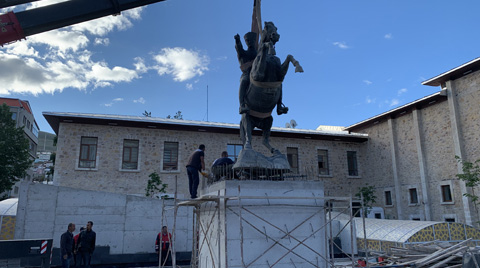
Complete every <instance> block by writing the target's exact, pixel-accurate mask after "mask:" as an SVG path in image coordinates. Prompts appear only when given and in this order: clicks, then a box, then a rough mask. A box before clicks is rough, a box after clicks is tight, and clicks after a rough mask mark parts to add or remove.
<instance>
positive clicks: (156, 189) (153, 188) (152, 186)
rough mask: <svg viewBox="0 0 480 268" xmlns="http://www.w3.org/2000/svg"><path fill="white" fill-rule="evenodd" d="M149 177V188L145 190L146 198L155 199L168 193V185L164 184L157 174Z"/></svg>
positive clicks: (154, 173)
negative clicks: (158, 195)
mask: <svg viewBox="0 0 480 268" xmlns="http://www.w3.org/2000/svg"><path fill="white" fill-rule="evenodd" d="M148 177H150V179H149V180H148V183H147V188H145V195H146V196H149V197H154V196H155V195H156V194H159V193H164V194H165V193H167V187H168V184H166V183H163V182H162V180H161V179H160V175H158V173H157V172H153V173H151V174H150V175H148Z"/></svg>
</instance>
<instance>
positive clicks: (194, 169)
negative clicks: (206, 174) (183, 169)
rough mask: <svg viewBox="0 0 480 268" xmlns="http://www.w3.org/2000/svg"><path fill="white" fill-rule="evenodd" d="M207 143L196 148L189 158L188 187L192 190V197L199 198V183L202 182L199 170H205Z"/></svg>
mask: <svg viewBox="0 0 480 268" xmlns="http://www.w3.org/2000/svg"><path fill="white" fill-rule="evenodd" d="M204 152H205V145H203V144H200V146H198V149H197V150H195V151H194V152H193V153H192V154H191V155H190V157H189V158H188V163H187V174H188V187H189V191H190V198H192V199H194V198H197V189H198V184H199V183H200V178H199V176H198V172H200V171H202V170H205V161H204V160H203V158H204V156H205V153H204Z"/></svg>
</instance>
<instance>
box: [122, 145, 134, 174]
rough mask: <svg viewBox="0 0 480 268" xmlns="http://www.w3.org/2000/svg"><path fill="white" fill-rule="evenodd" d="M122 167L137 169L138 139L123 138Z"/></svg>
mask: <svg viewBox="0 0 480 268" xmlns="http://www.w3.org/2000/svg"><path fill="white" fill-rule="evenodd" d="M122 169H138V140H123V158H122Z"/></svg>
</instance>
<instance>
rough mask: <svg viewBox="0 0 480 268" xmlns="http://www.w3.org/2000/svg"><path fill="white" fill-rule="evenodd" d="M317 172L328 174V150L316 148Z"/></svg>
mask: <svg viewBox="0 0 480 268" xmlns="http://www.w3.org/2000/svg"><path fill="white" fill-rule="evenodd" d="M317 159H318V174H319V175H330V170H329V167H328V150H317Z"/></svg>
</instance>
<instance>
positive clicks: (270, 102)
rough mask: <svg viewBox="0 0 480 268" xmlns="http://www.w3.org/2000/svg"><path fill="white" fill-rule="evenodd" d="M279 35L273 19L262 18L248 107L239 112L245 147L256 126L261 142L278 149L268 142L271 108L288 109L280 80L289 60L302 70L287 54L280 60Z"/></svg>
mask: <svg viewBox="0 0 480 268" xmlns="http://www.w3.org/2000/svg"><path fill="white" fill-rule="evenodd" d="M279 39H280V35H279V34H278V33H277V27H275V25H274V24H273V22H265V25H264V28H263V31H262V34H261V40H260V44H259V46H258V51H257V56H256V57H255V60H254V61H253V64H252V70H251V72H250V85H249V87H248V90H247V92H246V94H245V104H246V105H247V106H248V109H249V111H248V112H246V113H244V114H242V119H241V121H240V136H241V139H242V142H243V146H244V148H245V149H252V144H251V139H252V131H253V129H254V128H255V127H257V128H259V129H261V130H262V132H263V141H262V143H263V145H265V146H266V147H267V148H268V150H269V151H270V152H271V153H274V152H276V151H277V150H276V149H275V148H273V147H272V146H271V145H270V130H271V128H272V124H273V117H272V111H273V109H274V108H275V106H277V114H278V115H281V114H284V113H287V112H288V108H287V107H285V106H284V105H283V103H282V82H283V79H284V78H285V75H286V74H287V72H288V66H289V64H290V62H291V63H293V65H294V66H295V67H296V68H295V72H303V69H302V67H301V66H300V64H299V63H298V61H296V60H295V59H294V58H293V56H292V55H288V56H287V58H286V59H285V61H284V62H283V63H281V62H280V59H279V58H278V57H277V56H275V48H274V45H275V43H276V42H278V40H279ZM277 152H278V151H277Z"/></svg>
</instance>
